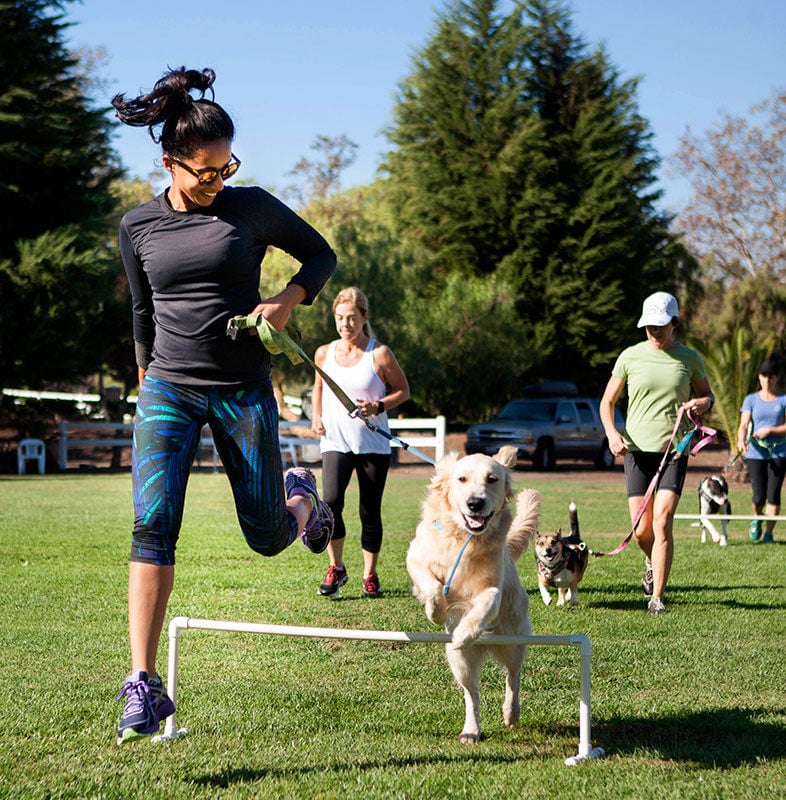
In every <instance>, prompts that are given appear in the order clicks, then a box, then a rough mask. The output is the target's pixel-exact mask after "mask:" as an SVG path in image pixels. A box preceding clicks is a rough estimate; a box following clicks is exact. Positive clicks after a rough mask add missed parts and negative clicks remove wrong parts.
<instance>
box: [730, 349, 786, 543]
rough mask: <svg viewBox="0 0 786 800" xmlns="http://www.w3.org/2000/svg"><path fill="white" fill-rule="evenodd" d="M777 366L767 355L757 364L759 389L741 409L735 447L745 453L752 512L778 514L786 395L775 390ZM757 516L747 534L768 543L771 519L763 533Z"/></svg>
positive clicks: (784, 451) (783, 464)
mask: <svg viewBox="0 0 786 800" xmlns="http://www.w3.org/2000/svg"><path fill="white" fill-rule="evenodd" d="M779 374H780V367H779V366H778V364H777V362H775V361H774V360H773V359H769V358H768V359H767V360H766V361H764V362H763V363H762V365H761V366H760V367H759V391H758V392H753V393H752V394H749V395H748V396H747V397H746V398H745V400H743V403H742V408H741V409H740V427H739V430H738V431H737V449H738V450H739V451H740V452H743V453H745V460H746V461H747V464H748V475H749V476H750V479H751V488H752V497H751V504H752V506H753V513H754V514H757V515H760V514H762V513H764V514H766V515H767V516H768V517H775V516H778V514H779V513H780V510H781V488H782V487H783V476H784V469H785V468H786V395H783V394H778V377H779ZM761 522H762V521H761V520H760V519H753V520H751V524H750V538H751V540H752V541H754V542H758V541H762V542H765V543H770V542H772V541H774V539H773V535H772V532H773V529H774V528H775V521H774V520H767V522H766V524H765V527H764V535H763V536H762V524H761Z"/></svg>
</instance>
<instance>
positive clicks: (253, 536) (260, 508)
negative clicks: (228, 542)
mask: <svg viewBox="0 0 786 800" xmlns="http://www.w3.org/2000/svg"><path fill="white" fill-rule="evenodd" d="M205 423H207V424H208V425H209V426H210V430H211V431H212V432H213V441H214V442H215V444H216V449H217V450H218V454H219V455H220V456H221V461H222V463H223V464H224V468H225V469H226V473H227V477H228V478H229V483H230V485H231V487H232V493H233V495H234V499H235V509H236V510H237V518H238V521H239V522H240V528H241V530H242V531H243V535H244V536H245V538H246V542H248V545H249V547H251V549H252V550H255V551H256V552H257V553H261V554H262V555H264V556H274V555H276V553H280V552H281V551H282V550H283V549H284V548H285V547H287V546H289V545H290V544H291V543H292V542H293V541H294V539H295V538H296V536H297V520H296V519H295V517H294V515H292V514H291V513H290V512H289V511H287V508H286V498H285V495H284V481H283V477H282V469H281V452H280V449H279V443H278V408H277V407H276V401H275V398H274V396H273V391H272V389H271V388H270V384H269V382H260V383H259V384H245V385H242V386H206V387H193V386H182V385H178V384H173V383H168V382H167V381H162V380H157V379H155V378H149V377H146V378H145V380H144V381H143V383H142V387H141V390H140V392H139V400H138V402H137V407H136V417H135V419H134V447H133V454H132V463H131V472H132V479H133V493H134V532H133V538H132V545H131V560H132V561H142V562H145V563H148V564H158V565H164V564H174V563H175V547H176V545H177V539H178V536H179V534H180V527H181V524H182V521H183V506H184V503H185V495H186V485H187V483H188V476H189V474H190V472H191V465H192V464H193V462H194V458H195V456H196V452H197V448H198V447H199V439H200V436H201V432H202V426H203V425H204V424H205Z"/></svg>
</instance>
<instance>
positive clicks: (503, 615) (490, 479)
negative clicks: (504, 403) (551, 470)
mask: <svg viewBox="0 0 786 800" xmlns="http://www.w3.org/2000/svg"><path fill="white" fill-rule="evenodd" d="M515 463H516V448H515V447H503V448H502V449H501V450H500V451H499V453H497V455H495V456H494V457H493V458H492V457H489V456H485V455H481V454H473V455H469V456H464V457H463V458H459V457H458V455H457V454H456V453H450V454H448V455H447V456H445V457H444V458H443V459H441V460H440V461H439V463H438V464H437V466H436V473H435V475H434V477H433V479H432V481H431V483H430V485H429V488H428V492H427V495H426V499H425V500H424V502H423V510H422V517H421V521H420V524H419V525H418V527H417V531H416V533H415V538H414V539H413V540H412V542H411V543H410V546H409V550H408V551H407V570H408V572H409V575H410V578H411V579H412V590H413V594H414V595H415V597H417V599H418V600H419V601H420V602H421V603H422V604H423V605H424V606H425V611H426V616H427V617H428V618H429V619H430V620H431V622H433V623H434V624H436V625H444V626H445V630H446V631H447V632H448V633H449V634H450V635H451V641H450V642H449V643H448V644H447V645H446V647H445V652H446V654H447V659H448V663H449V664H450V668H451V670H452V672H453V676H454V677H455V679H456V681H457V683H458V684H459V685H460V686H461V687H462V689H463V690H464V704H465V719H464V728H463V730H462V731H461V734H460V735H459V741H461V742H464V743H473V742H477V741H478V740H479V739H480V708H479V705H480V671H481V667H482V666H483V664H484V663H485V661H486V660H487V659H488V658H489V657H492V658H495V659H496V660H497V661H498V662H499V663H500V664H501V665H502V666H503V667H504V669H505V673H506V678H505V700H504V703H503V706H502V715H503V719H504V721H505V724H506V725H507V726H508V727H509V728H510V727H512V726H513V725H515V724H516V723H517V722H518V720H519V715H520V705H519V691H520V686H521V667H522V665H523V663H524V659H525V658H526V655H527V646H526V645H504V646H496V645H482V644H475V642H476V641H477V639H478V637H479V636H480V635H481V634H482V633H484V632H486V631H493V632H494V633H498V634H523V635H529V634H530V633H531V630H532V629H531V626H530V621H529V613H528V610H529V599H528V597H527V593H526V591H525V590H524V588H523V587H522V585H521V583H520V581H519V576H518V573H517V572H516V565H515V562H516V560H517V559H518V558H519V556H520V555H521V554H522V553H523V552H524V551H525V550H526V548H527V545H528V544H529V541H530V539H531V538H532V537H533V536H534V535H535V532H536V529H537V524H538V516H539V513H540V495H539V493H538V492H536V491H534V490H533V489H525V490H524V491H522V492H520V493H519V495H518V498H517V501H516V515H515V517H513V514H512V513H511V510H510V501H511V500H512V499H513V497H514V495H513V486H512V477H511V472H510V470H511V468H512V466H513V465H514V464H515ZM468 537H469V541H468ZM465 543H466V545H467V546H466V549H465V550H464V552H463V554H462V556H461V558H460V560H459V561H458V564H456V560H457V559H458V557H459V553H460V552H461V549H462V547H463V546H464V545H465ZM454 567H455V572H453V570H454ZM452 572H453V574H452V580H451V582H450V585H449V587H448V591H447V592H446V591H445V589H446V583H447V582H448V580H449V578H451V573H452Z"/></svg>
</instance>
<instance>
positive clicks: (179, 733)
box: [150, 728, 188, 743]
mask: <svg viewBox="0 0 786 800" xmlns="http://www.w3.org/2000/svg"><path fill="white" fill-rule="evenodd" d="M187 733H188V728H178V729H177V730H174V731H170V732H169V733H167V732H166V731H164V732H163V733H159V734H158V735H157V736H153V737H152V739H151V740H150V741H151V742H155V743H158V742H169V741H172V739H180V738H181V737H183V736H185V735H186V734H187Z"/></svg>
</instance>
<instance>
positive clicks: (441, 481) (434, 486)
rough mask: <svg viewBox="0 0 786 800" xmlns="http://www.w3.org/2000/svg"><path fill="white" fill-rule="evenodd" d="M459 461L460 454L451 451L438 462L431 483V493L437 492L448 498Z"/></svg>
mask: <svg viewBox="0 0 786 800" xmlns="http://www.w3.org/2000/svg"><path fill="white" fill-rule="evenodd" d="M458 460H459V454H458V453H455V452H453V451H451V452H450V453H446V454H445V455H444V456H443V457H442V458H440V460H439V461H437V464H436V467H435V472H434V477H433V478H432V479H431V483H429V486H428V488H429V491H431V492H437V493H439V494H441V495H442V496H447V492H448V489H449V486H450V476H451V474H452V473H453V468H454V467H455V466H456V462H457V461H458Z"/></svg>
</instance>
